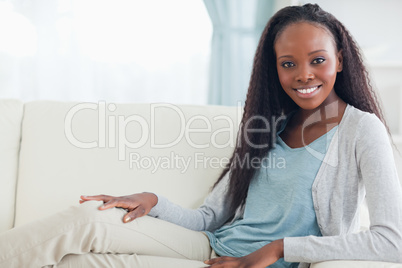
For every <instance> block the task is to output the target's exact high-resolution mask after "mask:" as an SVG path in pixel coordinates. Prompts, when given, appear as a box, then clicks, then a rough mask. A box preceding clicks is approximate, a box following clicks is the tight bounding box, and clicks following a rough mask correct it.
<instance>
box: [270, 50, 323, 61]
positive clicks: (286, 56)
mask: <svg viewBox="0 0 402 268" xmlns="http://www.w3.org/2000/svg"><path fill="white" fill-rule="evenodd" d="M323 51H324V52H328V51H327V50H325V49H318V50H314V51H311V52H309V53H308V54H307V55H309V56H310V55H312V54H314V53H317V52H323ZM280 58H293V56H292V55H283V56H280V57H278V60H279V59H280Z"/></svg>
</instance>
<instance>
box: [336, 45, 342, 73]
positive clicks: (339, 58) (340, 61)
mask: <svg viewBox="0 0 402 268" xmlns="http://www.w3.org/2000/svg"><path fill="white" fill-rule="evenodd" d="M337 56H338V68H337V71H338V73H340V72H342V70H343V55H342V49H341V50H339V51H338V55H337Z"/></svg>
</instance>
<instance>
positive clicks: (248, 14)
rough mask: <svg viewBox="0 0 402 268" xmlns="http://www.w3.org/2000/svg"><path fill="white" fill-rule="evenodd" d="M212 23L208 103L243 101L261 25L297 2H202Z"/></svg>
mask: <svg viewBox="0 0 402 268" xmlns="http://www.w3.org/2000/svg"><path fill="white" fill-rule="evenodd" d="M204 4H205V6H206V7H207V10H208V14H209V16H210V18H211V21H212V24H213V38H212V48H211V65H210V81H209V83H210V85H209V95H208V101H209V102H210V103H213V104H223V105H236V104H237V103H238V102H239V101H240V102H244V100H245V97H246V93H247V89H248V83H249V80H250V75H251V68H252V64H253V57H254V53H255V50H256V48H257V44H258V41H259V38H260V35H261V33H262V31H263V30H264V27H265V24H266V23H267V21H268V20H269V18H270V17H271V16H272V15H273V14H274V13H275V12H276V11H277V10H279V9H280V8H282V7H284V6H287V5H295V4H298V1H297V0H270V1H268V0H247V1H244V0H204Z"/></svg>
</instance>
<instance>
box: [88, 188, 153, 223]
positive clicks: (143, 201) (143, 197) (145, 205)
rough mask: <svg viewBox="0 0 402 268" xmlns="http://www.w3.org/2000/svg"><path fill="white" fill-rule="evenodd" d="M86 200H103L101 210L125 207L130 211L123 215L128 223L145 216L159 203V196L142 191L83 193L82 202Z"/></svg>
mask: <svg viewBox="0 0 402 268" xmlns="http://www.w3.org/2000/svg"><path fill="white" fill-rule="evenodd" d="M86 201H103V203H104V204H103V206H100V207H99V210H105V209H109V208H113V207H116V208H123V209H126V210H127V211H128V213H127V214H126V215H124V217H123V222H125V223H127V222H130V221H133V220H135V219H136V218H138V217H142V216H145V215H147V214H148V213H149V211H151V209H152V208H153V207H154V206H155V205H156V204H157V203H158V197H157V196H156V195H155V194H153V193H140V194H132V195H126V196H117V197H116V196H110V195H91V196H86V195H81V200H80V204H82V203H84V202H86Z"/></svg>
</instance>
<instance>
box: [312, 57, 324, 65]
mask: <svg viewBox="0 0 402 268" xmlns="http://www.w3.org/2000/svg"><path fill="white" fill-rule="evenodd" d="M324 61H325V59H324V58H316V59H314V60H313V62H312V63H313V64H320V63H323V62H324Z"/></svg>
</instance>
